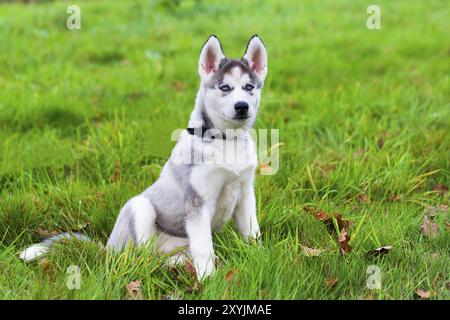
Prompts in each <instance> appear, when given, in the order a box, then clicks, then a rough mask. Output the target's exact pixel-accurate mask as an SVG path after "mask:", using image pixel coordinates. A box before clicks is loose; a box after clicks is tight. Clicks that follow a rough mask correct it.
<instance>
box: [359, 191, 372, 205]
mask: <svg viewBox="0 0 450 320" xmlns="http://www.w3.org/2000/svg"><path fill="white" fill-rule="evenodd" d="M358 201H359V203H369V202H370V201H369V197H368V196H367V194H364V193H362V194H360V195H359V196H358Z"/></svg>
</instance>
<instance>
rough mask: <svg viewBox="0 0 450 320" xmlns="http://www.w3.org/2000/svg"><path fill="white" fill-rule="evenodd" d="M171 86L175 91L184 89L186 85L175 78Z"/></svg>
mask: <svg viewBox="0 0 450 320" xmlns="http://www.w3.org/2000/svg"><path fill="white" fill-rule="evenodd" d="M172 88H174V89H175V90H176V91H182V90H184V89H186V85H185V84H184V82H182V81H179V80H176V81H174V82H172Z"/></svg>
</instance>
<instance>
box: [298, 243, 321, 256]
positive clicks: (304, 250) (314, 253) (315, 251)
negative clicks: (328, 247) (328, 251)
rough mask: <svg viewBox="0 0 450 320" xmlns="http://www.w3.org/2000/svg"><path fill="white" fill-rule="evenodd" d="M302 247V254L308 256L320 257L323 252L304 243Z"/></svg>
mask: <svg viewBox="0 0 450 320" xmlns="http://www.w3.org/2000/svg"><path fill="white" fill-rule="evenodd" d="M300 248H301V249H302V254H303V255H304V256H307V257H318V256H319V255H320V254H321V253H322V252H323V250H320V249H314V248H309V247H305V246H303V245H300Z"/></svg>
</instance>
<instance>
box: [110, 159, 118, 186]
mask: <svg viewBox="0 0 450 320" xmlns="http://www.w3.org/2000/svg"><path fill="white" fill-rule="evenodd" d="M119 177H120V169H119V161H118V160H116V161H115V162H114V174H113V176H112V177H111V182H112V183H114V182H116V181H117V180H118V179H119Z"/></svg>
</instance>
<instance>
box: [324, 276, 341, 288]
mask: <svg viewBox="0 0 450 320" xmlns="http://www.w3.org/2000/svg"><path fill="white" fill-rule="evenodd" d="M338 281H339V278H337V277H336V278H326V279H325V284H326V285H327V286H328V287H334V286H336V284H337V283H338Z"/></svg>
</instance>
